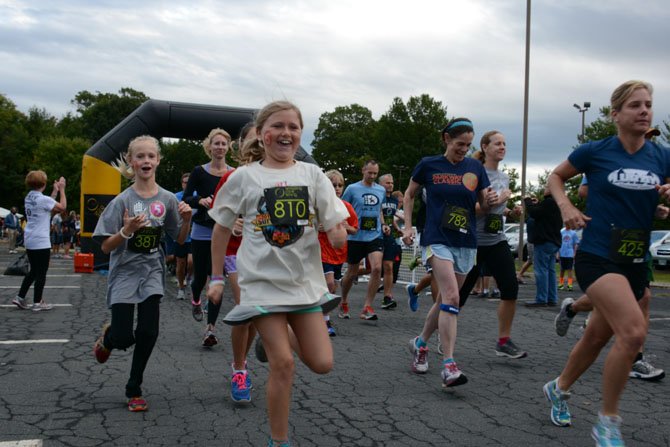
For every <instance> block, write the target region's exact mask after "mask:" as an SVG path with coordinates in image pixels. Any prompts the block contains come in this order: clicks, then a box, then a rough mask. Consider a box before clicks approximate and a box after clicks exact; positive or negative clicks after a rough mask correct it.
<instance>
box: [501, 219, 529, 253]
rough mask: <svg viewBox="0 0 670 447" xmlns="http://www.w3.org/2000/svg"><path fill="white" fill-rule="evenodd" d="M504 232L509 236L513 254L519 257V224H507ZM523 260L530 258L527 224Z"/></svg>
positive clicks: (508, 242) (508, 240) (508, 241)
mask: <svg viewBox="0 0 670 447" xmlns="http://www.w3.org/2000/svg"><path fill="white" fill-rule="evenodd" d="M506 227H507V228H505V231H504V234H505V237H506V238H507V244H508V245H509V249H510V250H511V251H512V256H514V257H515V258H516V257H517V254H518V250H519V224H517V223H511V224H507V225H506ZM523 233H524V234H523V260H524V261H525V260H526V259H528V232H527V231H526V226H525V225H524V227H523Z"/></svg>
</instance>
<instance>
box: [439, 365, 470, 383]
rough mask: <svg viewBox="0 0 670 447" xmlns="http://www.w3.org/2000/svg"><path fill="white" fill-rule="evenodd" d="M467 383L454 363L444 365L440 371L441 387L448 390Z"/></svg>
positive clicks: (466, 379)
mask: <svg viewBox="0 0 670 447" xmlns="http://www.w3.org/2000/svg"><path fill="white" fill-rule="evenodd" d="M466 383H468V378H467V377H465V374H463V373H462V372H461V370H460V369H458V366H457V365H456V362H449V363H446V364H445V365H444V368H443V369H442V387H443V388H449V387H452V386H458V385H464V384H466Z"/></svg>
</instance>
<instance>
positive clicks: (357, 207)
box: [342, 181, 386, 242]
mask: <svg viewBox="0 0 670 447" xmlns="http://www.w3.org/2000/svg"><path fill="white" fill-rule="evenodd" d="M385 197H386V190H385V189H384V188H383V187H382V186H381V185H378V184H377V183H373V184H372V186H366V185H365V184H363V181H360V182H357V183H353V184H351V185H349V186H347V189H345V190H344V194H342V200H344V201H346V202H349V203H350V204H351V206H353V207H354V211H356V215H357V216H358V231H357V232H356V234H350V235H349V237H348V240H350V241H357V242H370V241H373V240H375V239H379V238H381V237H382V223H383V222H380V220H381V207H382V202H383V201H384V198H385Z"/></svg>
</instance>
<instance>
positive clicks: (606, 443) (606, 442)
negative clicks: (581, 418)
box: [591, 414, 625, 447]
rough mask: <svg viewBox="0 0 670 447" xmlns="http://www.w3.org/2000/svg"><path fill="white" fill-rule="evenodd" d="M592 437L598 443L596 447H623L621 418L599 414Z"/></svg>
mask: <svg viewBox="0 0 670 447" xmlns="http://www.w3.org/2000/svg"><path fill="white" fill-rule="evenodd" d="M591 437H592V438H593V440H594V441H596V447H623V446H624V445H625V444H624V442H623V438H622V437H621V417H620V416H603V415H602V414H598V422H596V424H595V425H594V426H593V429H592V430H591Z"/></svg>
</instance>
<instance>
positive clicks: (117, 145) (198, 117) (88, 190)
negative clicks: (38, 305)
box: [80, 99, 316, 265]
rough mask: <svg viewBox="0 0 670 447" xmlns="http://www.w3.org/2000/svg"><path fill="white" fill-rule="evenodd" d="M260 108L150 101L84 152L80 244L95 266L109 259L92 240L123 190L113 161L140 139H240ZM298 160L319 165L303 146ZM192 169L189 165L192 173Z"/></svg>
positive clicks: (297, 157)
mask: <svg viewBox="0 0 670 447" xmlns="http://www.w3.org/2000/svg"><path fill="white" fill-rule="evenodd" d="M256 111H257V109H246V108H238V107H224V106H214V105H205V104H190V103H181V102H172V101H160V100H155V99H150V100H148V101H146V102H144V103H143V104H142V105H140V106H139V107H138V108H137V109H135V110H134V111H133V112H132V113H131V114H130V115H128V116H127V117H126V118H125V119H124V120H123V121H121V122H120V123H119V124H118V125H117V126H116V127H114V128H113V129H112V130H111V131H109V132H108V133H107V134H106V135H105V136H103V137H102V138H101V139H100V140H98V141H97V142H96V143H95V144H94V145H93V146H91V147H90V148H89V149H88V150H87V151H86V153H85V154H84V159H83V162H82V173H81V196H80V198H81V202H80V203H81V244H82V251H83V252H84V253H91V252H92V253H94V254H95V257H96V262H95V264H96V265H99V264H100V263H101V262H105V258H106V257H104V255H102V252H101V251H100V249H99V247H98V246H97V244H93V243H92V239H91V236H92V234H93V231H94V230H95V226H96V224H97V223H98V218H99V217H100V214H101V213H102V210H103V209H104V208H105V206H106V205H107V204H108V203H109V202H110V201H111V200H112V199H113V198H114V197H115V196H116V195H118V194H119V193H120V192H121V174H119V171H117V170H116V169H114V167H112V166H111V163H112V162H113V161H114V160H116V159H118V158H119V157H120V156H121V153H122V152H125V150H126V149H127V148H128V143H130V140H132V139H133V138H135V137H137V136H140V135H152V136H154V137H156V138H159V139H160V138H163V137H169V138H183V139H190V140H202V139H204V138H205V137H206V136H207V134H208V133H209V131H210V130H211V129H213V128H215V127H220V128H222V129H225V130H226V131H227V132H229V133H230V134H231V135H232V136H233V138H236V137H237V136H238V135H239V133H240V130H241V129H242V127H243V126H244V125H245V124H246V123H248V122H249V121H251V120H252V119H253V117H254V114H255V113H256ZM295 158H296V159H297V160H301V161H306V162H310V163H316V162H315V161H314V159H313V158H312V157H311V156H310V155H309V154H308V153H307V152H306V151H305V150H304V149H303V148H302V146H301V147H300V148H299V149H298V153H297V154H296V157H295ZM190 168H192V166H189V167H188V169H190Z"/></svg>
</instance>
